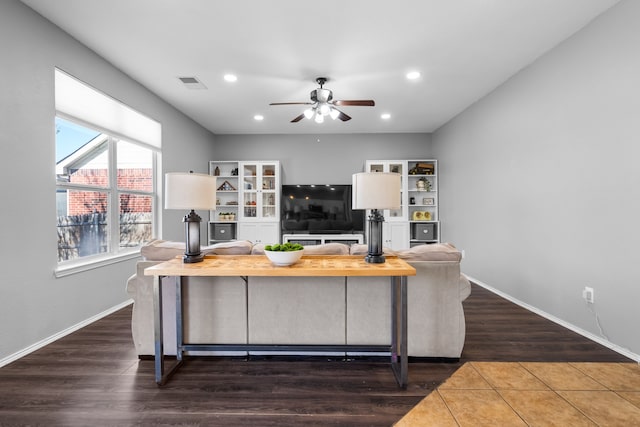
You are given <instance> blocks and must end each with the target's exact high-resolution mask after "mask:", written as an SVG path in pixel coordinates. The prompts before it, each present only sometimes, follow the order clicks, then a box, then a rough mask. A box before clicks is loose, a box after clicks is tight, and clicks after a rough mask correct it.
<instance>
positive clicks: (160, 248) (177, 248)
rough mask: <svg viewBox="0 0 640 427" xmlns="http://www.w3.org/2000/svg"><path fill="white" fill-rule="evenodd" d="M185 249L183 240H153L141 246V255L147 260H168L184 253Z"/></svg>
mask: <svg viewBox="0 0 640 427" xmlns="http://www.w3.org/2000/svg"><path fill="white" fill-rule="evenodd" d="M184 250H185V245H184V243H183V242H172V241H169V240H152V241H151V242H149V243H147V244H146V245H144V246H143V247H142V248H140V255H142V258H144V260H145V261H167V260H169V259H172V258H175V257H177V256H178V255H182V254H183V253H184Z"/></svg>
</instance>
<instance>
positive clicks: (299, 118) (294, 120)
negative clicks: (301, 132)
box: [291, 113, 304, 123]
mask: <svg viewBox="0 0 640 427" xmlns="http://www.w3.org/2000/svg"><path fill="white" fill-rule="evenodd" d="M302 119H304V113H302V114H300V115H299V116H298V117H296V118H295V119H293V120H291V123H297V122H299V121H300V120H302Z"/></svg>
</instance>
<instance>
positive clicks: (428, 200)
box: [422, 197, 435, 206]
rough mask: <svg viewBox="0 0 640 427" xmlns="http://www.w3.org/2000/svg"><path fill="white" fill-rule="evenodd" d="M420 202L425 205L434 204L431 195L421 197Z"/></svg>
mask: <svg viewBox="0 0 640 427" xmlns="http://www.w3.org/2000/svg"><path fill="white" fill-rule="evenodd" d="M422 204H423V205H425V206H433V205H434V204H435V200H434V199H433V197H424V198H423V199H422Z"/></svg>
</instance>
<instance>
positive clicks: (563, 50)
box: [434, 1, 640, 355]
mask: <svg viewBox="0 0 640 427" xmlns="http://www.w3.org/2000/svg"><path fill="white" fill-rule="evenodd" d="M638 22H640V2H637V1H623V2H621V3H620V4H618V5H617V6H614V7H613V8H612V9H611V10H609V11H608V12H606V13H605V14H603V15H602V16H600V17H599V18H597V19H596V20H595V21H594V22H592V23H591V24H590V25H588V26H587V27H585V28H584V29H583V30H582V31H580V32H579V33H577V34H576V35H574V36H573V37H572V38H570V39H568V40H567V41H565V42H564V43H562V44H561V45H559V46H557V48H555V49H553V50H552V51H550V52H549V53H548V54H546V55H545V56H543V57H542V58H540V59H539V60H538V61H536V62H535V63H534V64H532V65H531V66H530V67H528V68H527V69H525V70H523V71H522V72H521V73H519V74H518V75H516V76H514V77H513V78H512V79H510V80H509V81H508V82H506V83H505V84H504V85H502V86H501V87H500V88H498V89H497V90H495V91H494V92H493V93H492V94H490V95H489V96H487V97H485V98H484V99H482V100H480V101H479V102H478V103H477V104H475V105H474V106H472V107H471V108H469V109H468V110H467V111H465V112H464V113H463V114H461V115H459V116H458V117H457V118H456V119H454V120H452V121H451V122H449V123H448V124H447V125H445V126H443V127H442V128H441V129H439V130H438V131H437V132H436V133H435V134H434V149H435V153H436V157H437V158H438V159H439V161H440V162H441V165H442V167H441V169H440V173H441V178H440V190H441V192H440V195H441V197H440V214H441V217H442V218H443V221H444V222H445V223H444V225H443V230H444V233H445V234H444V240H447V241H452V242H454V243H456V245H458V246H459V247H460V248H462V249H465V251H466V258H465V260H464V270H465V272H466V273H468V274H470V275H471V276H473V277H475V278H477V279H478V280H480V281H482V282H484V283H486V284H487V285H489V286H491V287H494V288H496V289H498V290H500V291H502V292H504V293H506V294H508V295H510V296H512V297H514V298H516V299H518V300H520V301H522V302H524V303H526V304H529V305H531V306H533V307H536V308H538V309H540V310H543V311H544V312H546V313H549V314H551V315H552V316H555V317H557V318H559V319H561V320H563V321H565V322H568V323H570V324H572V325H574V326H577V327H578V328H580V329H583V330H586V331H588V332H589V333H592V334H594V335H596V336H601V337H604V336H606V337H607V338H608V339H609V340H610V342H611V343H613V344H614V345H617V346H619V347H620V348H622V349H626V350H631V351H632V352H633V353H635V354H636V355H638V354H640V335H639V334H638V325H640V310H638V301H640V278H639V276H638V271H637V266H638V264H639V263H640V247H639V246H638V242H640V227H638V218H640V168H639V167H638V162H639V161H640V140H639V135H640V55H639V54H638V52H639V51H638V46H640V26H638ZM585 286H591V287H593V288H594V289H595V304H594V305H593V306H592V307H589V306H587V304H586V303H585V302H584V300H583V299H582V296H581V292H582V289H583V288H584V287H585ZM596 315H597V316H598V318H599V321H600V326H601V328H602V332H603V333H602V332H601V331H600V329H599V327H598V325H597V321H596Z"/></svg>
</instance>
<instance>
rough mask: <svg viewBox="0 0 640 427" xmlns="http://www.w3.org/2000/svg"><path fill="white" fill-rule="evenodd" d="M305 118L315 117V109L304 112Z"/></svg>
mask: <svg viewBox="0 0 640 427" xmlns="http://www.w3.org/2000/svg"><path fill="white" fill-rule="evenodd" d="M304 116H305V117H306V118H307V119H310V118H312V117H313V108H307V109H306V110H304Z"/></svg>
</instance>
